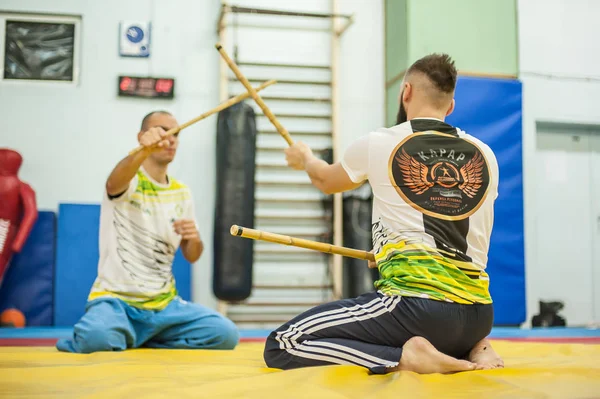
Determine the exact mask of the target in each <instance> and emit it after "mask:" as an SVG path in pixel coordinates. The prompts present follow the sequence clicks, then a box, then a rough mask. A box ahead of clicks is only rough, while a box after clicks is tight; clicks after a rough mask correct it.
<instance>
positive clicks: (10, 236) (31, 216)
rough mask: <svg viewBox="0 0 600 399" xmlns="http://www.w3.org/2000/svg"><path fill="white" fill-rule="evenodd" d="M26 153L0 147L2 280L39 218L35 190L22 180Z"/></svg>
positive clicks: (0, 261)
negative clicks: (12, 258) (22, 155)
mask: <svg viewBox="0 0 600 399" xmlns="http://www.w3.org/2000/svg"><path fill="white" fill-rule="evenodd" d="M22 163H23V157H21V154H19V153H18V152H16V151H14V150H11V149H8V148H0V281H1V280H2V277H3V276H4V273H5V272H6V269H7V267H8V262H9V261H10V258H11V257H12V255H13V253H15V252H21V249H22V248H23V245H25V241H27V237H29V233H30V232H31V229H32V228H33V225H34V224H35V221H36V220H37V215H38V213H37V204H36V200H35V191H34V190H33V189H32V188H31V187H30V186H29V185H28V184H27V183H24V182H22V181H21V180H19V176H18V173H19V169H20V168H21V164H22Z"/></svg>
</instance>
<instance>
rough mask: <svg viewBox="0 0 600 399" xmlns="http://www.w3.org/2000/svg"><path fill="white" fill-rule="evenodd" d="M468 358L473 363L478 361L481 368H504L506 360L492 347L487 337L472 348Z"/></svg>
mask: <svg viewBox="0 0 600 399" xmlns="http://www.w3.org/2000/svg"><path fill="white" fill-rule="evenodd" d="M468 359H469V361H471V362H473V363H477V364H478V365H479V366H480V369H481V370H491V369H501V368H504V361H503V360H502V358H501V357H500V356H498V354H497V353H496V351H495V350H494V348H492V345H491V344H490V341H489V340H488V339H487V338H484V339H482V340H481V341H479V342H478V343H477V344H476V345H475V346H474V347H473V349H471V352H470V353H469V357H468Z"/></svg>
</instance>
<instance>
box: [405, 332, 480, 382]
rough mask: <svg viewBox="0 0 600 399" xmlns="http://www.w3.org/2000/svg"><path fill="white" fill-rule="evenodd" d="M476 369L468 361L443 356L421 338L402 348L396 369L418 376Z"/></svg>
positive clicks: (410, 341) (414, 338) (416, 338)
mask: <svg viewBox="0 0 600 399" xmlns="http://www.w3.org/2000/svg"><path fill="white" fill-rule="evenodd" d="M477 368H478V367H477V365H476V364H474V363H472V362H470V361H467V360H458V359H455V358H453V357H450V356H448V355H444V354H443V353H442V352H440V351H438V350H437V349H435V347H434V346H433V345H431V343H430V342H429V341H427V340H426V339H425V338H423V337H413V338H411V339H409V340H408V341H407V342H406V343H405V344H404V346H403V347H402V358H401V359H400V364H399V365H398V367H397V368H396V369H397V370H407V371H414V372H415V373H419V374H433V373H440V374H449V373H455V372H458V371H469V370H476V369H477Z"/></svg>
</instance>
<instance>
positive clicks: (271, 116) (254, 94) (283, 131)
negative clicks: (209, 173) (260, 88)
mask: <svg viewBox="0 0 600 399" xmlns="http://www.w3.org/2000/svg"><path fill="white" fill-rule="evenodd" d="M215 47H216V48H217V50H218V51H219V53H220V54H221V57H223V59H224V60H225V62H226V63H227V65H229V68H231V70H232V71H233V73H234V74H235V76H236V77H237V78H238V80H239V81H240V82H241V83H242V84H243V85H244V87H245V88H246V90H248V93H250V95H251V96H252V98H253V99H254V101H256V103H257V104H258V106H259V107H260V109H262V111H263V112H264V113H265V115H266V117H267V118H269V120H270V121H271V123H272V124H273V126H275V128H276V129H277V131H278V132H279V134H281V136H283V138H284V139H285V141H287V143H288V145H292V144H294V140H292V138H291V136H290V134H289V133H288V131H287V130H286V129H285V128H284V127H283V126H282V125H281V123H279V121H278V120H277V118H276V117H275V115H274V114H273V112H271V110H270V109H269V107H267V104H265V102H264V101H263V99H262V98H260V96H259V95H258V93H257V91H256V90H254V88H253V87H252V85H250V82H249V81H248V79H246V77H245V76H244V75H243V74H242V72H241V71H240V69H239V68H238V66H237V65H235V63H234V62H233V60H232V59H231V58H229V56H228V55H227V53H226V52H225V49H224V48H223V46H221V45H220V44H219V43H217V44H215Z"/></svg>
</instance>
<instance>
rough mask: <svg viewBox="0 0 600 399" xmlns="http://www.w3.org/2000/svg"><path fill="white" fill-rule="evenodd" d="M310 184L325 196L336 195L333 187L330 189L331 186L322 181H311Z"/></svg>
mask: <svg viewBox="0 0 600 399" xmlns="http://www.w3.org/2000/svg"><path fill="white" fill-rule="evenodd" d="M312 183H313V186H315V187H316V188H317V190H319V191H320V192H322V193H323V194H325V195H331V194H335V193H336V191H335V190H333V187H331V185H329V184H326V183H325V182H324V181H323V180H320V179H313V181H312Z"/></svg>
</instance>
